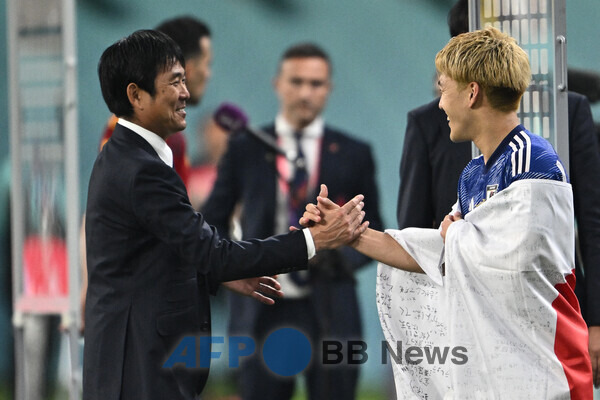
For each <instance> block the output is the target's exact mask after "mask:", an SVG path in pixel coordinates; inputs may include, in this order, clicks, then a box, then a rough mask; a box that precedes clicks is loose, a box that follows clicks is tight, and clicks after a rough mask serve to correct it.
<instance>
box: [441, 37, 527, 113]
mask: <svg viewBox="0 0 600 400" xmlns="http://www.w3.org/2000/svg"><path fill="white" fill-rule="evenodd" d="M435 67H436V69H437V71H438V74H444V75H446V76H448V77H449V78H451V79H452V80H454V81H456V82H458V83H459V85H467V84H469V83H470V82H477V83H478V84H479V85H480V86H481V87H482V89H483V92H484V94H485V95H486V97H487V98H488V100H489V102H490V105H491V106H492V107H493V108H494V109H497V110H499V111H504V112H509V111H516V110H517V109H518V107H519V101H520V100H521V97H522V96H523V93H525V90H527V87H528V86H529V83H530V82H531V68H530V66H529V59H528V57H527V53H525V51H524V50H523V49H522V48H521V47H519V45H518V44H517V42H516V40H515V39H513V38H512V37H510V36H509V35H507V34H505V33H502V32H500V31H499V30H498V29H496V28H493V27H489V28H485V29H482V30H478V31H473V32H466V33H463V34H460V35H458V36H455V37H453V38H452V39H450V41H449V42H448V44H447V45H446V46H445V47H444V48H443V49H442V50H440V51H439V52H438V54H437V55H436V57H435Z"/></svg>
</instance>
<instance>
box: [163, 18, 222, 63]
mask: <svg viewBox="0 0 600 400" xmlns="http://www.w3.org/2000/svg"><path fill="white" fill-rule="evenodd" d="M156 30H157V31H159V32H162V33H165V34H167V35H168V36H169V37H170V38H171V39H173V40H174V41H175V43H177V44H178V45H179V47H181V51H182V52H183V57H185V59H188V58H190V57H194V56H198V55H200V54H202V48H201V47H200V39H202V38H203V37H210V29H209V28H208V26H207V25H206V24H205V23H204V22H203V21H200V20H199V19H196V18H193V17H189V16H182V17H176V18H172V19H169V20H167V21H164V22H163V23H161V24H160V25H159V26H157V27H156Z"/></svg>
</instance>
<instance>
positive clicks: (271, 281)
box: [258, 276, 281, 290]
mask: <svg viewBox="0 0 600 400" xmlns="http://www.w3.org/2000/svg"><path fill="white" fill-rule="evenodd" d="M258 281H259V283H260V284H262V285H267V286H271V287H273V288H275V289H277V290H279V289H281V284H280V283H279V281H278V280H277V279H275V277H271V276H262V277H260V278H259V279H258Z"/></svg>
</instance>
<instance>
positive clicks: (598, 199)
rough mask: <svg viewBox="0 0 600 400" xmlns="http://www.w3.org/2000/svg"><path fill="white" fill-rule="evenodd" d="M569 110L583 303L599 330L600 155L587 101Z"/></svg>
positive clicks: (576, 101)
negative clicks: (583, 284)
mask: <svg viewBox="0 0 600 400" xmlns="http://www.w3.org/2000/svg"><path fill="white" fill-rule="evenodd" d="M569 109H570V110H569V111H570V117H571V118H570V123H569V125H570V127H569V134H570V136H569V138H570V146H569V150H570V166H571V171H570V173H571V182H572V184H573V197H574V202H575V218H576V220H577V231H578V236H579V245H580V249H581V255H582V261H583V268H584V271H585V280H584V282H585V287H584V288H583V292H584V293H585V298H584V299H580V302H582V303H584V308H585V310H586V312H585V314H584V317H585V320H586V322H587V324H588V325H590V326H597V325H600V295H599V294H600V207H599V206H598V205H599V204H600V153H599V152H598V142H597V138H596V135H595V127H594V121H593V119H592V114H591V109H590V105H589V103H588V101H587V99H586V98H585V97H583V96H577V97H575V96H569ZM579 284H580V283H579V282H578V285H579ZM580 293H581V292H580ZM582 305H583V304H582Z"/></svg>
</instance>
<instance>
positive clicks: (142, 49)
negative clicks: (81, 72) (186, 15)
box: [98, 30, 185, 117]
mask: <svg viewBox="0 0 600 400" xmlns="http://www.w3.org/2000/svg"><path fill="white" fill-rule="evenodd" d="M177 63H179V64H181V66H182V67H185V60H184V58H183V54H182V53H181V49H180V48H179V46H177V44H176V43H175V42H174V41H173V39H171V38H170V37H169V36H167V35H165V34H164V33H161V32H158V31H154V30H139V31H135V32H134V33H132V34H131V35H129V36H127V37H125V38H123V39H121V40H119V41H117V42H115V43H114V44H112V45H111V46H110V47H108V48H107V49H106V50H104V53H102V56H101V57H100V61H99V62H98V77H99V78H100V88H101V89H102V97H104V101H105V102H106V105H107V106H108V109H109V110H110V111H111V112H112V113H113V114H115V115H116V116H117V117H122V116H125V117H127V116H131V115H132V114H133V106H132V105H131V103H130V102H129V98H128V97H127V86H128V85H129V84H130V83H135V84H136V85H137V86H138V87H140V89H143V90H145V91H146V92H148V93H150V95H151V96H154V91H155V87H154V80H155V79H156V76H157V75H158V74H159V73H160V72H162V71H165V70H167V69H169V68H171V67H172V66H173V65H175V64H177Z"/></svg>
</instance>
